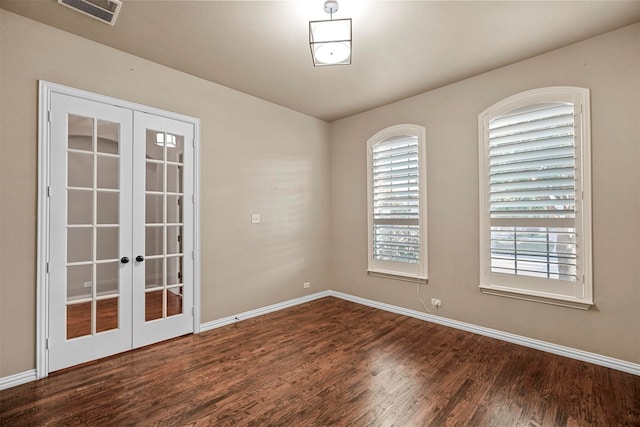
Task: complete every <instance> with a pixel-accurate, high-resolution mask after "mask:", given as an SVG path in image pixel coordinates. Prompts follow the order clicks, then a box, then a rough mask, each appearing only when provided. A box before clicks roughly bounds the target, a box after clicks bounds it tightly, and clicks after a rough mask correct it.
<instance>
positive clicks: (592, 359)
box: [329, 291, 640, 376]
mask: <svg viewBox="0 0 640 427" xmlns="http://www.w3.org/2000/svg"><path fill="white" fill-rule="evenodd" d="M329 295H330V296H333V297H336V298H340V299H343V300H346V301H351V302H355V303H358V304H362V305H366V306H369V307H373V308H378V309H380V310H385V311H390V312H392V313H397V314H402V315H405V316H409V317H413V318H416V319H420V320H424V321H427V322H432V323H437V324H439V325H443V326H448V327H450V328H455V329H460V330H463V331H467V332H472V333H474V334H478V335H484V336H486V337H491V338H496V339H499V340H502V341H507V342H510V343H513V344H518V345H522V346H525V347H530V348H534V349H536V350H541V351H545V352H547V353H553V354H557V355H559V356H564V357H568V358H571V359H576V360H580V361H583V362H588V363H593V364H594V365H599V366H604V367H607V368H611V369H615V370H618V371H622V372H627V373H629V374H633V375H638V376H640V364H638V363H632V362H627V361H625V360H620V359H615V358H613V357H608V356H602V355H600V354H596V353H590V352H588V351H583V350H577V349H575V348H571V347H565V346H562V345H558V344H553V343H550V342H546V341H540V340H536V339H533V338H527V337H523V336H521V335H515V334H511V333H508V332H503V331H498V330H496V329H490V328H485V327H483V326H477V325H473V324H471V323H465V322H460V321H457V320H453V319H447V318H446V317H440V316H435V315H433V314H428V313H422V312H420V311H416V310H411V309H408V308H404V307H398V306H395V305H391V304H385V303H382V302H378V301H374V300H370V299H366V298H360V297H356V296H353V295H349V294H345V293H342V292H336V291H329Z"/></svg>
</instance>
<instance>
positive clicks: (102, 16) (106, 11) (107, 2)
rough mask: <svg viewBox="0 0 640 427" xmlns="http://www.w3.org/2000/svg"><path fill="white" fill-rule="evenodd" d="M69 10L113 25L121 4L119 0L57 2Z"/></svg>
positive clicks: (67, 0)
mask: <svg viewBox="0 0 640 427" xmlns="http://www.w3.org/2000/svg"><path fill="white" fill-rule="evenodd" d="M58 3H60V4H63V5H65V6H67V7H70V8H71V9H74V10H77V11H78V12H80V13H84V14H85V15H89V16H91V17H93V18H95V19H99V20H100V21H102V22H106V23H107V24H111V25H114V24H115V23H116V18H117V17H118V12H120V7H121V6H122V2H121V1H120V0H58Z"/></svg>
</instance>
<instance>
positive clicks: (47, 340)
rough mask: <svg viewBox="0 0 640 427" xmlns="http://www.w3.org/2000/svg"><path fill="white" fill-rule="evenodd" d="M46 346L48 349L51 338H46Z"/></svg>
mask: <svg viewBox="0 0 640 427" xmlns="http://www.w3.org/2000/svg"><path fill="white" fill-rule="evenodd" d="M44 346H45V348H46V349H47V350H49V338H47V339H46V340H45V343H44Z"/></svg>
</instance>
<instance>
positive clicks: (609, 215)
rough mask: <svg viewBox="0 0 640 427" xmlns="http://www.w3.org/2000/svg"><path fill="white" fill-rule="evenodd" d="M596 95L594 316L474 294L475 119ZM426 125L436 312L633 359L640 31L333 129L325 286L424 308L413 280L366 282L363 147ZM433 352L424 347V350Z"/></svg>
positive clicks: (637, 348)
mask: <svg viewBox="0 0 640 427" xmlns="http://www.w3.org/2000/svg"><path fill="white" fill-rule="evenodd" d="M555 85H558V86H560V85H563V86H581V87H586V88H589V89H591V105H592V151H593V159H592V168H593V170H592V176H593V245H594V283H595V284H594V292H595V302H596V305H595V306H594V307H593V308H592V309H591V310H590V311H581V310H577V309H570V308H562V307H556V306H551V305H546V304H540V303H533V302H526V301H519V300H515V299H509V298H504V297H497V296H490V295H483V294H481V293H480V291H479V289H478V287H477V286H478V284H479V266H478V262H479V261H478V256H479V255H478V254H479V251H478V233H479V232H478V227H479V226H478V223H479V220H478V138H477V116H478V113H480V112H481V111H483V110H484V109H485V108H487V107H489V106H490V105H492V104H493V103H495V102H496V101H498V100H500V99H503V98H505V97H507V96H510V95H513V94H515V93H517V92H521V91H524V90H528V89H533V88H538V87H544V86H555ZM400 123H413V124H418V125H422V126H425V127H426V129H427V170H428V172H427V176H428V233H429V237H428V247H429V249H428V250H429V272H430V274H429V276H430V277H429V284H428V285H426V286H424V287H422V289H421V292H422V295H423V298H424V299H425V300H426V301H429V298H431V297H435V298H440V299H442V303H443V305H442V307H441V308H440V309H439V310H438V311H437V312H435V314H438V315H441V316H444V317H448V318H452V319H456V320H460V321H464V322H469V323H473V324H476V325H481V326H485V327H489V328H494V329H498V330H501V331H506V332H511V333H515V334H519V335H523V336H526V337H531V338H535V339H540V340H544V341H549V342H552V343H557V344H560V345H565V346H569V347H574V348H577V349H581V350H586V351H590V352H595V353H598V354H602V355H606V356H612V357H616V358H620V359H623V360H626V361H630V362H635V363H640V309H639V307H640V255H639V254H640V251H639V250H638V245H639V244H640V190H639V188H640V166H639V165H640V24H635V25H633V26H630V27H626V28H623V29H621V30H618V31H615V32H612V33H608V34H605V35H602V36H599V37H596V38H593V39H589V40H586V41H584V42H581V43H578V44H575V45H572V46H569V47H566V48H563V49H559V50H556V51H553V52H550V53H547V54H545V55H541V56H538V57H534V58H532V59H528V60H525V61H522V62H519V63H516V64H513V65H510V66H507V67H504V68H501V69H498V70H495V71H492V72H489V73H486V74H482V75H479V76H476V77H473V78H470V79H468V80H464V81H461V82H459V83H455V84H452V85H450V86H446V87H443V88H441V89H438V90H434V91H431V92H427V93H424V94H422V95H419V96H416V97H413V98H410V99H407V100H404V101H401V102H397V103H394V104H391V105H387V106H384V107H381V108H377V109H375V110H372V111H369V112H366V113H363V114H359V115H356V116H353V117H350V118H346V119H343V120H340V121H337V122H334V123H332V128H331V129H332V136H331V182H332V185H331V213H332V214H331V221H332V222H331V227H332V280H331V283H332V286H333V287H334V289H339V290H341V291H343V292H346V293H349V294H353V295H357V296H361V297H365V298H370V299H373V300H377V301H382V302H386V303H389V304H395V305H399V306H403V307H407V308H411V309H416V310H421V305H420V303H419V301H418V299H417V297H416V287H415V285H414V284H411V283H406V282H401V281H394V280H389V279H383V278H378V277H372V276H368V275H367V274H366V268H367V234H366V233H367V225H366V220H365V218H366V152H365V146H366V141H367V139H368V138H370V137H371V136H372V135H373V134H374V133H376V132H378V131H379V130H381V129H383V128H385V127H387V126H390V125H395V124H400ZM425 345H429V343H425Z"/></svg>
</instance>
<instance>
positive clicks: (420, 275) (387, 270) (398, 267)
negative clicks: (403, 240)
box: [367, 124, 428, 283]
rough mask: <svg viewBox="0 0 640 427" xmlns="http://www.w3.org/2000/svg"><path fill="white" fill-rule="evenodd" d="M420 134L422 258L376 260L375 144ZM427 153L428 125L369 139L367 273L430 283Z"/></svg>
mask: <svg viewBox="0 0 640 427" xmlns="http://www.w3.org/2000/svg"><path fill="white" fill-rule="evenodd" d="M402 136H408V137H417V138H418V197H419V204H418V230H419V233H420V243H419V249H420V254H421V256H420V261H419V262H418V263H403V262H400V261H383V260H376V259H375V258H374V256H373V244H374V235H373V233H374V220H373V212H374V211H373V148H374V147H375V146H376V145H378V144H380V143H383V142H385V141H386V140H388V139H389V138H396V137H402ZM426 164H427V155H426V129H425V128H424V127H423V126H419V125H413V124H400V125H394V126H390V127H387V128H385V129H383V130H381V131H379V132H377V133H376V134H375V135H373V136H372V137H371V138H369V139H368V140H367V259H368V261H367V274H369V275H373V276H381V277H386V278H391V279H397V280H405V281H412V282H415V281H418V282H421V283H426V282H427V279H428V269H427V266H428V254H427V167H426Z"/></svg>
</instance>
